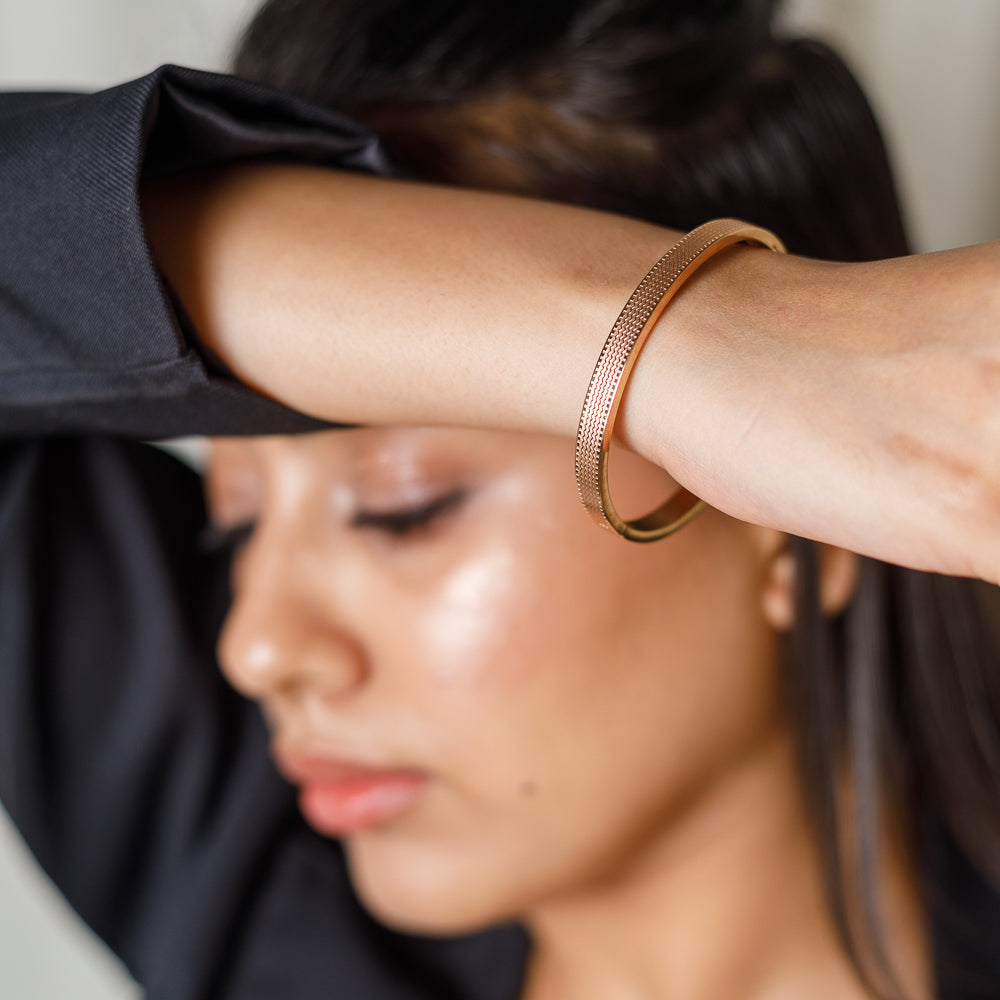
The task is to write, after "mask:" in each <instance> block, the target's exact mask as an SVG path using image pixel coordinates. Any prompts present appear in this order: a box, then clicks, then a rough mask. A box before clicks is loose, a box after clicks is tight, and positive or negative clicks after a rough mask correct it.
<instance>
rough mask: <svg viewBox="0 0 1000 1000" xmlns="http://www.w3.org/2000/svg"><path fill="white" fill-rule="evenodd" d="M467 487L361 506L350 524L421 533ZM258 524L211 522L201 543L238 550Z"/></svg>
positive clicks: (205, 548)
mask: <svg viewBox="0 0 1000 1000" xmlns="http://www.w3.org/2000/svg"><path fill="white" fill-rule="evenodd" d="M465 499H466V493H465V491H464V490H453V491H452V492H451V493H445V494H443V495H442V496H439V497H435V498H434V499H433V500H430V501H428V502H427V503H422V504H419V505H416V506H409V507H400V508H396V509H390V510H368V509H364V508H362V509H360V510H357V511H355V513H354V514H353V515H351V518H350V520H349V521H348V526H349V527H350V528H351V529H352V530H355V531H373V532H376V533H378V534H381V535H385V536H386V537H387V538H390V539H394V540H402V539H405V538H407V537H408V536H416V535H419V534H420V533H421V532H422V531H424V530H427V529H429V528H431V527H432V526H433V525H434V524H435V523H436V522H438V521H440V520H442V519H444V518H445V517H446V516H448V515H449V514H451V513H453V512H454V511H456V510H457V509H458V507H460V506H461V504H462V503H463V502H464V501H465ZM255 527H256V525H255V523H254V522H253V521H246V522H243V523H240V524H235V525H231V526H223V525H218V524H209V525H207V526H206V527H205V528H203V529H202V531H201V532H200V533H199V535H198V539H197V546H198V549H199V551H201V552H203V553H205V554H213V553H217V552H228V551H235V550H236V549H238V548H239V547H240V546H241V545H243V544H244V543H245V542H247V541H249V539H250V536H251V535H252V534H253V531H254V528H255Z"/></svg>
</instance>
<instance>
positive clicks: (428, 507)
mask: <svg viewBox="0 0 1000 1000" xmlns="http://www.w3.org/2000/svg"><path fill="white" fill-rule="evenodd" d="M464 500H465V492H464V490H453V491H452V492H451V493H445V494H443V495H442V496H439V497H435V498H434V499H433V500H430V501H429V502H427V503H424V504H420V505H418V506H413V507H402V508H398V509H396V510H384V511H382V510H365V509H361V510H358V511H356V512H355V513H354V515H353V516H352V517H351V520H350V525H351V527H352V528H354V529H357V530H372V531H377V532H380V533H382V534H384V535H387V536H388V537H390V538H404V537H406V536H407V535H411V534H416V533H418V532H419V531H421V530H422V529H426V528H429V527H430V526H431V525H432V524H433V523H434V522H436V521H438V520H440V519H442V518H444V517H445V516H446V515H448V514H450V513H452V512H453V511H454V510H455V509H456V508H457V507H459V506H460V505H461V504H462V502H463V501H464Z"/></svg>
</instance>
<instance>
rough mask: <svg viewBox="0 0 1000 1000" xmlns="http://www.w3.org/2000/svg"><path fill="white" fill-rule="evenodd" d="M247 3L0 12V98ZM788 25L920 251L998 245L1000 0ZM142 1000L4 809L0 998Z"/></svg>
mask: <svg viewBox="0 0 1000 1000" xmlns="http://www.w3.org/2000/svg"><path fill="white" fill-rule="evenodd" d="M255 6H256V0H170V2H168V3H164V2H163V0H29V2H25V0H0V86H2V87H4V88H5V89H14V88H18V87H25V88H45V87H49V88H56V89H73V88H85V89H91V88H97V87H101V86H104V85H108V84H112V83H115V82H118V81H120V80H124V79H128V78H130V77H133V76H138V75H140V74H142V73H144V72H147V71H148V70H149V69H152V68H153V67H154V66H156V65H158V64H159V63H162V62H179V63H184V64H187V65H193V66H202V67H207V68H220V67H222V66H224V64H225V60H226V57H227V54H228V52H229V51H230V50H231V47H232V44H233V40H234V38H235V36H236V32H237V30H238V25H240V24H241V23H242V22H243V20H244V19H245V17H246V16H247V15H248V14H249V12H250V11H251V10H252V9H253V8H254V7H255ZM786 21H787V23H788V25H789V26H790V27H791V28H795V29H799V30H810V31H816V32H819V33H821V34H823V35H824V36H825V37H827V38H828V39H829V40H831V41H832V42H834V43H835V44H836V45H837V46H838V47H839V48H840V49H841V50H842V51H843V52H844V53H845V54H846V55H847V56H848V59H849V61H850V62H851V63H852V65H853V66H854V68H855V71H856V72H857V73H858V75H859V76H860V78H861V79H862V81H863V83H864V84H865V86H866V87H867V88H868V90H869V93H870V94H871V96H872V100H873V103H874V104H875V106H876V110H877V111H878V112H879V114H880V117H881V118H882V120H883V124H884V126H885V128H886V131H887V133H888V136H889V140H890V144H891V146H892V149H893V151H894V154H895V160H896V164H897V169H898V172H899V176H900V180H901V186H902V189H903V193H904V198H905V200H906V204H907V211H908V215H909V218H910V221H911V227H912V231H913V235H914V238H915V241H916V243H917V245H918V247H919V248H921V249H925V250H930V249H942V248H945V247H949V246H955V245H959V244H963V243H970V242H976V241H980V240H987V239H994V238H997V237H1000V183H998V178H1000V101H998V99H997V98H998V95H1000V0H950V2H948V3H942V2H941V0H791V2H790V3H789V6H788V9H787V11H786ZM0 239H2V234H0ZM138 995H139V991H138V990H137V988H136V987H135V985H134V984H133V983H131V981H130V980H129V978H128V976H127V975H126V974H125V973H124V971H123V970H122V969H121V968H120V966H119V965H118V963H117V962H116V961H115V960H114V959H113V958H112V957H110V956H108V955H107V953H106V952H105V951H104V949H103V948H102V947H101V946H100V944H99V943H97V942H95V940H94V939H93V937H92V936H91V935H90V934H89V932H87V931H86V929H85V928H82V927H81V925H80V923H79V921H78V920H77V919H76V918H75V917H74V916H73V915H72V914H71V913H70V912H69V911H68V909H67V908H66V906H65V904H63V903H62V901H61V900H60V898H59V896H58V894H57V893H56V892H55V890H53V889H52V887H51V886H50V885H49V884H48V883H47V881H46V880H45V878H44V876H42V875H40V874H39V872H38V871H37V869H36V868H35V867H34V865H33V864H32V863H31V861H30V858H29V857H28V855H27V852H26V850H25V849H24V847H23V845H22V844H21V843H20V841H19V840H18V838H17V835H16V834H15V833H14V832H13V830H12V829H11V828H10V824H9V822H8V821H7V820H6V818H5V817H4V816H3V814H2V812H0V996H3V997H12V998H17V1000H55V998H73V1000H124V998H127V997H136V996H138Z"/></svg>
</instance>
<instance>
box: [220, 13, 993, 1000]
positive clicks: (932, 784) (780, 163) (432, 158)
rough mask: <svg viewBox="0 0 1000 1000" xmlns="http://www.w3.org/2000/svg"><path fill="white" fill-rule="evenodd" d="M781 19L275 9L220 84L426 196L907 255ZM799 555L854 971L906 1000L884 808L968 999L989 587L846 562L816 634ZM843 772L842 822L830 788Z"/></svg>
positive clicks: (891, 210) (808, 733) (866, 164)
mask: <svg viewBox="0 0 1000 1000" xmlns="http://www.w3.org/2000/svg"><path fill="white" fill-rule="evenodd" d="M774 6H775V4H774V0H546V2H545V3H533V4H517V3H515V4H487V3H481V2H476V0H326V2H324V0H270V2H269V3H267V4H266V5H265V6H264V8H263V9H262V10H261V11H260V12H259V13H258V15H257V17H256V18H255V20H254V21H253V23H252V24H251V26H250V27H249V29H248V31H247V33H246V36H245V38H244V39H243V42H242V44H241V48H240V50H239V53H238V56H237V58H236V62H235V69H236V72H237V73H239V74H241V75H243V76H247V77H251V78H255V79H258V80H262V81H264V82H267V83H270V84H272V85H275V86H278V87H281V88H283V89H285V90H288V91H291V92H293V93H296V94H298V95H300V96H303V97H305V98H308V99H310V100H312V101H315V102H317V103H320V104H324V105H327V106H330V107H333V108H336V109H338V110H340V111H343V112H345V113H347V114H349V115H352V116H353V117H355V118H357V119H358V120H360V121H362V122H365V123H366V124H368V125H370V126H371V127H373V128H374V129H375V130H376V131H378V132H379V133H380V134H381V135H382V137H383V139H384V140H385V141H386V143H387V146H388V148H389V150H390V152H391V153H392V154H393V155H394V157H395V159H396V161H397V163H398V164H399V165H400V167H401V168H402V169H403V170H404V171H405V172H407V173H408V174H410V175H412V176H415V177H419V178H422V179H426V180H433V181H440V182H445V183H455V184H461V185H463V186H473V187H484V188H491V189H499V190H511V191H518V192H522V193H526V194H532V195H538V196H543V197H549V198H553V199H557V200H562V201H569V202H574V203H579V204H585V205H588V206H591V207H595V208H603V209H608V210H611V211H616V212H620V213H624V214H628V215H633V216H636V217H639V218H642V219H646V220H648V221H652V222H659V223H662V224H665V225H670V226H673V227H676V228H682V229H683V228H689V227H693V226H695V225H697V224H699V223H701V222H703V221H705V220H706V219H708V218H712V217H715V216H722V215H733V216H738V217H742V218H746V219H749V220H751V221H753V222H756V223H758V224H760V225H763V226H766V227H768V228H771V229H774V230H775V231H777V232H778V233H779V234H780V235H781V236H782V237H783V238H784V240H785V241H786V243H787V244H788V246H789V249H790V250H792V251H793V252H797V253H802V254H807V255H813V256H818V257H823V258H827V259H838V260H864V259H877V258H884V257H890V256H897V255H901V254H904V253H906V251H907V246H906V239H905V236H904V228H903V223H902V220H901V215H900V209H899V203H898V199H897V196H896V191H895V187H894V184H893V179H892V173H891V170H890V167H889V163H888V158H887V156H886V152H885V149H884V145H883V141H882V138H881V136H880V134H879V130H878V127H877V125H876V122H875V120H874V117H873V116H872V113H871V111H870V109H869V106H868V103H867V101H866V100H865V97H864V95H863V94H862V92H861V90H860V88H859V87H858V85H857V83H856V82H855V80H854V78H853V77H852V75H851V73H850V72H849V71H848V69H847V68H846V67H845V65H844V63H843V62H842V61H841V60H840V58H839V57H838V56H836V55H835V54H834V53H833V52H832V51H831V50H830V49H829V48H827V47H826V46H824V45H822V44H820V43H818V42H815V41H810V40H801V39H798V40H795V39H782V38H780V37H778V36H776V34H775V32H774V30H773V27H772V20H773V13H774V11H773V8H774ZM790 545H791V546H792V549H793V552H794V554H795V557H796V566H797V613H796V625H795V627H794V629H793V631H792V633H791V635H790V638H789V641H788V655H787V656H786V661H787V668H786V671H785V676H786V679H787V688H788V696H789V699H790V702H791V704H792V705H793V707H794V716H795V718H796V722H797V739H798V744H799V748H800V757H801V764H802V766H801V778H802V782H803V787H804V790H805V794H806V797H807V800H808V802H809V805H810V809H811V814H812V818H813V820H814V822H815V824H816V828H817V832H818V835H819V840H820V844H821V846H822V851H823V859H824V872H825V877H826V883H827V891H828V897H829V900H830V905H831V908H832V911H833V914H834V916H835V918H836V922H837V925H838V928H839V930H840V933H841V937H842V940H843V943H844V945H845V948H846V950H847V952H848V954H849V955H850V956H851V958H852V960H853V961H854V963H855V967H856V968H857V970H858V972H859V974H860V975H861V977H862V979H863V980H864V981H865V982H866V983H867V984H868V985H869V987H870V988H871V989H872V990H874V991H875V992H876V993H877V994H879V995H883V996H891V995H898V987H897V986H896V982H895V978H894V976H893V975H892V972H891V970H890V969H889V968H888V966H887V963H886V960H885V947H884V931H883V928H882V926H881V923H880V920H879V917H878V912H879V911H878V900H877V898H876V892H875V889H874V879H873V875H874V873H875V872H876V871H877V870H878V864H879V859H878V845H879V837H880V831H881V829H882V824H883V822H884V817H883V815H882V808H883V806H884V805H885V803H886V801H889V802H890V803H891V805H892V807H893V808H895V809H898V811H899V812H900V814H901V816H902V817H903V818H904V819H905V821H906V823H907V826H908V831H907V832H908V835H909V837H910V843H911V847H912V848H913V850H914V852H915V854H916V857H917V858H918V859H919V863H920V870H921V873H922V877H923V879H924V894H925V902H926V905H927V908H928V911H929V914H930V915H931V917H932V920H933V922H934V924H935V928H936V930H937V934H936V942H937V950H936V955H935V965H936V972H937V976H938V982H939V985H940V984H941V983H943V982H944V977H946V976H950V977H952V982H951V985H952V986H953V987H954V988H955V989H956V990H959V991H963V992H962V995H963V996H971V995H973V993H972V992H969V991H974V989H975V987H976V985H977V983H976V981H975V980H974V971H975V970H974V965H975V960H974V957H972V956H973V952H974V944H973V942H972V935H973V932H974V930H975V928H973V927H966V926H960V925H959V924H957V923H956V924H955V925H954V927H952V925H951V924H949V923H948V919H949V914H950V913H951V914H953V915H954V914H957V919H959V920H960V919H961V914H962V909H963V906H967V905H968V903H969V900H968V899H966V898H964V897H963V898H962V899H955V898H951V897H949V895H948V893H949V892H951V893H952V895H954V893H955V889H954V886H955V885H956V884H958V881H959V880H960V879H964V882H963V883H962V884H963V885H964V886H966V887H967V891H968V892H970V893H978V894H979V898H980V900H984V901H985V902H983V903H982V905H983V906H984V907H985V906H988V907H990V908H991V909H992V910H993V911H994V912H997V911H1000V899H998V898H996V897H995V896H994V895H993V894H992V890H991V889H989V888H988V887H987V884H986V881H984V879H988V880H989V881H990V882H992V883H993V885H994V886H1000V849H998V846H997V845H998V844H1000V663H998V658H997V657H996V655H995V650H996V649H997V643H996V642H995V641H994V636H992V635H991V634H989V632H988V630H987V628H986V626H985V624H984V620H985V619H984V615H983V611H982V608H981V606H980V605H981V604H982V602H983V600H986V599H988V598H989V596H990V595H992V590H987V588H985V587H980V586H979V585H976V584H974V583H972V582H970V581H966V580H958V579H951V578H945V577H939V576H933V575H928V574H923V573H916V572H912V571H909V570H905V569H901V568H899V567H895V566H889V565H886V564H883V563H878V562H874V561H872V560H863V561H862V568H861V573H860V580H859V584H858V587H857V591H856V594H855V596H854V597H853V599H852V600H851V602H850V604H849V605H848V607H847V608H846V610H845V611H844V612H843V613H842V614H840V615H838V616H836V617H833V618H831V617H829V616H825V615H824V614H823V613H822V612H821V610H820V603H819V595H818V584H817V562H818V550H817V548H816V546H814V545H813V544H812V543H810V542H807V541H804V540H802V539H792V540H791V541H790ZM845 762H846V767H847V774H848V775H849V776H850V778H851V784H852V788H853V790H854V794H855V804H854V808H853V809H852V810H851V814H850V815H845V809H844V803H843V802H841V801H839V800H838V797H837V791H836V784H835V775H836V772H837V767H838V765H842V764H843V763H845ZM886 792H887V793H888V794H885V793H886ZM848 856H850V857H852V858H853V861H850V862H849V861H847V860H846V859H847V857H848ZM970 862H971V863H970ZM942 873H944V874H943V875H942ZM963 891H965V890H963ZM993 944H995V942H994V943H993ZM991 946H992V945H991V943H990V942H985V941H984V942H983V944H982V947H983V952H982V954H983V955H986V954H988V949H989V948H990V947H991ZM963 973H965V974H966V980H967V981H966V980H962V979H961V978H960V977H961V975H962V974H963ZM978 985H979V986H980V988H983V989H984V992H983V993H982V995H983V996H987V995H991V996H992V995H995V994H996V990H997V988H998V984H997V983H996V982H993V983H991V984H990V983H987V982H985V980H984V981H983V982H981V983H979V984H978Z"/></svg>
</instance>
